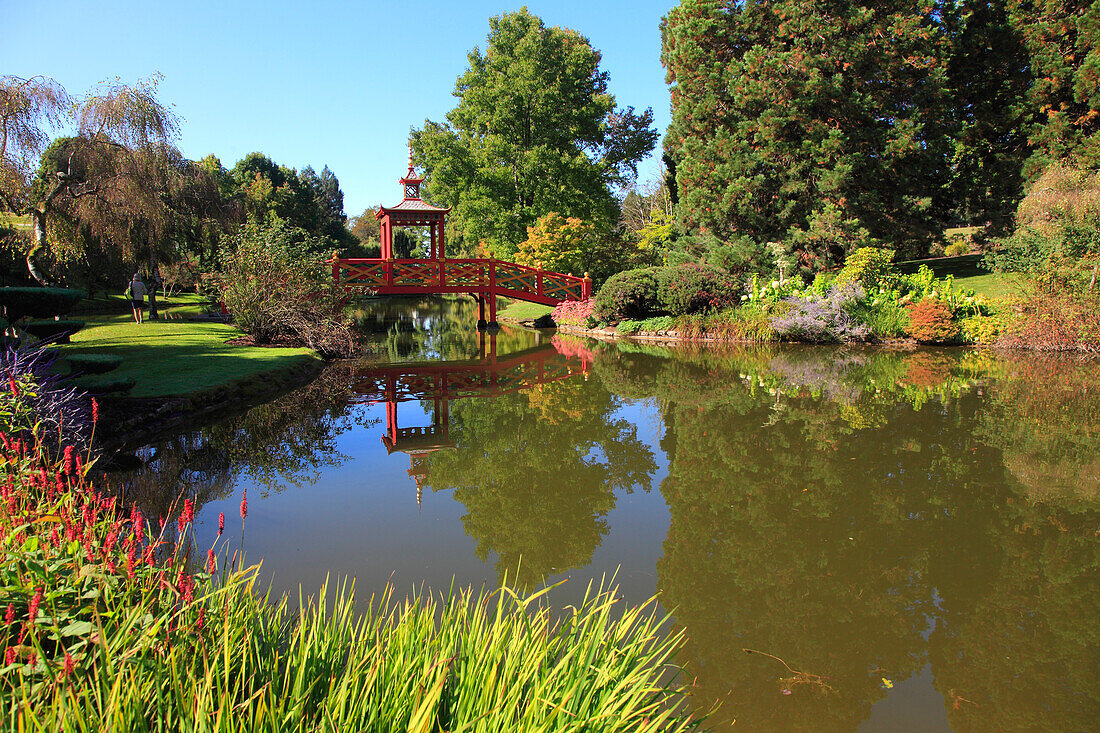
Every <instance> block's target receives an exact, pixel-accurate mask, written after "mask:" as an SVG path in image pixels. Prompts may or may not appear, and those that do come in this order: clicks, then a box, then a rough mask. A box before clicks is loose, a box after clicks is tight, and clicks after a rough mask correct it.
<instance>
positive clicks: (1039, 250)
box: [986, 163, 1100, 292]
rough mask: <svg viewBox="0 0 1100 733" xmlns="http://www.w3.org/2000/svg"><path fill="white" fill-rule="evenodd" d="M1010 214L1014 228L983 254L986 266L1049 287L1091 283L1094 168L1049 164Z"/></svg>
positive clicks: (1098, 211)
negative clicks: (1014, 215) (1005, 237)
mask: <svg viewBox="0 0 1100 733" xmlns="http://www.w3.org/2000/svg"><path fill="white" fill-rule="evenodd" d="M1016 218H1017V221H1018V223H1019V228H1018V229H1017V230H1016V232H1015V233H1014V234H1013V235H1012V236H1011V237H1008V238H1007V239H1005V240H1003V241H1002V242H1001V246H1000V247H999V248H997V249H996V250H993V251H991V252H989V253H988V254H987V256H986V262H987V265H988V266H989V267H990V268H991V269H993V270H996V271H999V272H1016V273H1023V274H1026V275H1027V276H1028V277H1030V278H1032V279H1033V280H1035V281H1036V282H1037V283H1038V284H1039V285H1040V286H1041V287H1043V288H1045V289H1047V290H1049V291H1054V290H1060V289H1069V290H1072V291H1075V292H1083V291H1085V290H1092V289H1094V288H1095V287H1096V279H1097V277H1096V273H1097V270H1098V269H1100V173H1095V172H1090V171H1087V170H1082V169H1079V168H1072V167H1068V166H1065V165H1061V164H1058V163H1055V164H1052V165H1050V166H1049V167H1048V168H1047V169H1046V170H1045V171H1044V172H1043V175H1042V176H1040V177H1039V178H1038V180H1036V181H1035V183H1034V184H1033V185H1032V186H1031V188H1030V190H1029V191H1028V195H1027V196H1026V197H1025V198H1024V199H1023V200H1022V201H1021V202H1020V206H1019V208H1018V209H1017V212H1016Z"/></svg>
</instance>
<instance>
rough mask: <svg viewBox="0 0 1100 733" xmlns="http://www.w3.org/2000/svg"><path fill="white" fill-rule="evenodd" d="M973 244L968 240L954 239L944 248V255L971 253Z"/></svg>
mask: <svg viewBox="0 0 1100 733" xmlns="http://www.w3.org/2000/svg"><path fill="white" fill-rule="evenodd" d="M971 249H973V246H972V245H971V244H970V242H967V241H962V240H959V241H954V242H952V243H951V244H949V245H947V246H946V247H944V248H943V255H944V257H958V256H959V255H965V254H969V253H970V250H971Z"/></svg>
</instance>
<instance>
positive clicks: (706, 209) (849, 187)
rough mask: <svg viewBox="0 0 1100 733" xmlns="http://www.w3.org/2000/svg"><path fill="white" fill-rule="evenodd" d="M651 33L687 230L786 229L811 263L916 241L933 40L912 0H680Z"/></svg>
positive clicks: (937, 154) (936, 74)
mask: <svg viewBox="0 0 1100 733" xmlns="http://www.w3.org/2000/svg"><path fill="white" fill-rule="evenodd" d="M810 28H812V29H813V31H812V32H809V31H808V30H807V29H810ZM661 32H662V61H663V63H664V65H665V68H666V69H667V70H668V79H669V83H670V85H671V87H672V124H671V125H670V127H669V129H668V133H667V135H666V137H665V149H666V151H667V152H668V154H669V155H670V156H671V158H672V160H673V162H674V165H675V168H674V173H675V178H676V186H677V193H678V198H679V214H680V220H681V223H682V225H683V227H684V229H685V230H686V231H687V232H689V233H707V234H711V235H714V236H716V237H718V238H719V239H722V240H728V239H732V238H734V237H735V236H741V235H748V236H750V237H752V238H753V239H754V240H756V241H757V242H761V243H763V242H768V241H785V242H788V243H789V246H790V249H791V250H792V251H793V252H795V253H797V255H798V257H799V263H800V266H802V267H805V268H807V269H810V270H820V269H824V268H827V267H829V266H832V265H834V264H838V263H839V262H841V261H842V259H843V256H844V253H845V252H846V251H847V250H848V249H849V248H851V247H853V246H858V245H859V244H861V243H870V242H871V241H872V240H875V241H882V242H886V243H889V245H890V246H891V247H895V248H896V247H901V246H906V247H920V246H922V245H923V243H925V242H926V241H927V240H928V238H929V228H928V218H929V212H930V208H929V207H930V204H931V196H932V194H933V193H934V192H935V190H936V173H937V171H938V169H939V168H940V165H941V163H940V160H941V156H942V145H943V142H942V138H939V137H937V136H936V134H935V130H936V122H937V119H938V116H939V115H940V111H941V110H942V109H943V106H944V104H945V98H946V95H945V66H946V64H945V58H946V51H947V44H946V41H945V39H944V36H943V35H942V34H940V33H939V32H937V31H936V30H935V29H934V27H933V24H932V22H931V21H930V18H929V16H928V15H926V14H925V13H924V12H922V11H921V10H919V9H918V7H917V6H914V4H913V3H908V2H897V3H887V4H885V5H883V4H878V5H876V6H875V7H874V8H873V9H872V8H869V7H866V6H863V5H860V4H857V3H840V4H834V5H831V6H830V7H829V12H828V13H825V12H823V11H822V9H821V5H820V4H819V3H813V2H808V1H807V0H784V1H783V2H772V3H728V2H717V1H714V0H685V2H682V3H681V4H680V5H678V6H677V7H675V8H673V9H672V10H671V11H670V12H669V14H668V15H667V16H666V18H665V19H664V21H663V23H662V26H661ZM881 38H889V39H890V42H889V43H885V44H884V43H882V42H881V40H879V39H881ZM916 59H919V62H917V61H915V60H916Z"/></svg>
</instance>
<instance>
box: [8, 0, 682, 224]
mask: <svg viewBox="0 0 1100 733" xmlns="http://www.w3.org/2000/svg"><path fill="white" fill-rule="evenodd" d="M673 5H674V2H673V0H659V1H658V2H653V1H651V0H636V1H633V2H626V1H620V0H615V1H613V2H598V1H597V2H593V1H591V0H589V1H588V2H573V1H569V2H529V3H527V7H528V8H529V9H530V11H531V12H532V13H534V14H536V15H539V16H540V17H542V19H543V20H544V21H546V23H547V24H549V25H558V26H565V27H569V28H573V29H576V30H577V31H579V32H581V33H582V34H584V35H585V36H587V37H588V39H589V40H590V41H591V42H592V45H593V46H594V47H595V48H597V49H599V50H600V51H601V52H602V53H603V64H602V68H603V70H604V71H607V72H609V73H610V75H611V91H612V92H613V93H614V94H615V96H616V100H617V102H618V104H619V106H626V105H634V106H635V107H636V108H638V109H639V110H641V109H645V108H646V107H652V108H653V112H654V114H655V116H656V125H657V128H658V130H659V131H660V132H661V133H662V134H663V133H664V129H665V128H666V127H667V126H668V122H669V95H668V87H667V86H666V85H665V82H664V70H663V69H662V68H661V64H660V52H661V39H660V31H659V28H658V25H659V23H660V19H661V16H662V15H664V14H665V13H667V12H668V10H669V8H671V7H672V6H673ZM519 7H520V5H518V4H517V5H506V4H500V3H486V2H459V3H449V2H435V1H434V0H431V1H425V2H419V3H397V2H387V3H380V2H361V3H351V2H347V3H340V2H314V3H309V2H301V1H300V0H299V1H298V2H285V1H284V0H273V1H271V2H206V1H205V0H190V1H185V2H173V3H167V2H159V1H158V0H145V1H144V2H114V1H111V0H103V1H99V0H97V1H95V2H88V1H87V0H84V1H83V2H70V1H68V0H60V1H54V2H43V1H42V0H0V17H2V18H3V39H4V40H3V43H2V44H0V74H4V75H6V74H14V75H16V76H24V77H25V76H31V75H35V74H44V75H47V76H50V77H53V78H54V79H56V80H57V81H58V82H60V83H61V84H62V85H63V86H64V87H65V88H66V89H67V90H68V91H69V92H70V93H74V94H79V93H83V92H85V91H87V90H88V89H90V88H91V87H93V86H94V85H95V84H96V83H98V82H101V81H104V80H109V79H115V78H118V79H121V80H122V81H125V82H132V81H135V80H137V79H138V78H141V77H146V76H149V75H151V74H153V73H157V72H159V73H161V74H163V75H164V79H163V81H162V82H161V86H160V94H159V97H160V99H161V101H162V102H165V103H169V104H171V105H173V106H174V109H175V111H176V113H177V114H178V115H179V116H180V117H181V118H182V124H181V132H182V134H181V136H180V139H179V141H178V144H179V146H180V148H181V149H182V150H183V152H184V154H185V155H187V156H188V157H191V158H201V157H203V156H204V155H207V154H209V153H214V154H215V155H217V156H218V157H219V158H221V160H222V163H223V165H225V166H227V167H229V166H232V165H233V163H235V162H236V161H237V160H239V159H240V158H242V157H243V156H244V155H245V154H247V153H249V152H252V151H256V150H258V151H262V152H264V153H266V154H267V155H269V156H271V157H272V158H273V159H274V160H275V161H277V162H279V163H282V164H285V165H290V166H293V167H295V168H303V167H305V166H306V165H312V166H313V167H314V168H315V169H317V170H318V171H320V170H321V168H322V167H323V166H324V165H326V164H327V165H328V166H329V168H331V169H332V170H333V172H334V173H336V175H337V177H338V178H339V179H340V185H341V187H342V188H343V190H344V202H345V208H346V209H347V213H348V215H349V216H354V215H356V214H358V213H361V212H362V210H363V209H364V208H366V207H367V206H372V205H376V204H379V203H385V204H393V203H396V201H397V200H399V198H400V196H401V192H400V189H399V186H398V184H397V179H398V178H399V177H400V176H401V175H402V174H403V173H404V172H405V161H406V159H407V149H406V147H405V146H406V140H407V138H408V131H409V129H410V127H420V126H421V125H422V124H423V122H424V120H425V119H426V118H427V119H432V120H437V121H440V120H442V119H443V118H444V116H445V115H446V113H447V112H448V111H449V110H450V109H451V108H453V107H454V105H455V103H456V101H457V100H456V99H455V98H454V97H453V96H452V95H451V92H452V91H453V89H454V82H455V78H456V77H457V76H458V75H459V74H461V73H462V72H463V71H464V70H465V69H466V54H467V53H468V52H469V51H470V50H471V49H472V48H473V47H474V46H475V45H476V46H481V47H482V48H484V46H485V37H486V35H487V33H488V31H489V25H488V19H489V17H490V16H493V15H499V14H500V13H502V12H508V11H512V10H516V9H518V8H519ZM658 145H659V144H658ZM655 175H656V160H655V159H651V160H650V161H649V162H647V164H645V165H644V166H643V168H642V176H643V178H650V177H654V176H655Z"/></svg>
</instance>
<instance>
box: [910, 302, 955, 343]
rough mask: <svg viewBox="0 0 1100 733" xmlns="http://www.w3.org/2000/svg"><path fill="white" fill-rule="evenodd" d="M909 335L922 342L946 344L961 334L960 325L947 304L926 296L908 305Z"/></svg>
mask: <svg viewBox="0 0 1100 733" xmlns="http://www.w3.org/2000/svg"><path fill="white" fill-rule="evenodd" d="M908 310H909V335H910V336H912V337H913V338H915V339H916V340H917V341H920V342H921V343H922V344H945V343H950V342H951V341H954V340H955V339H956V337H958V335H959V327H958V326H957V325H956V324H955V321H954V320H952V318H951V311H950V310H948V308H947V306H946V305H944V304H943V303H942V302H940V301H939V300H936V299H935V298H925V299H924V300H920V301H918V302H916V303H912V304H910V305H909V306H908Z"/></svg>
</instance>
